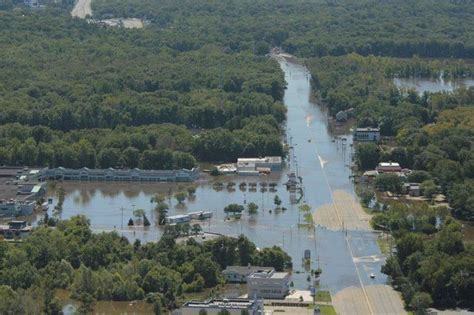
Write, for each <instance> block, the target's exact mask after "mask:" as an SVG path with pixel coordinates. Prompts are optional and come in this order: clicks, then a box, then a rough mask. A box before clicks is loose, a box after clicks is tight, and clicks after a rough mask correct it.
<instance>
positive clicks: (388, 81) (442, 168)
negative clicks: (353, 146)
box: [307, 54, 474, 220]
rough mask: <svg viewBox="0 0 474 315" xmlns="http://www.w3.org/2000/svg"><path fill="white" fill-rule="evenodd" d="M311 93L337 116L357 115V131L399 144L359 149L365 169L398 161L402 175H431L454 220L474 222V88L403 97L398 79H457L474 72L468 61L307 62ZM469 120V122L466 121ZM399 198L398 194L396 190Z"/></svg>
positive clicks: (346, 58) (352, 57)
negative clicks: (374, 130) (370, 130)
mask: <svg viewBox="0 0 474 315" xmlns="http://www.w3.org/2000/svg"><path fill="white" fill-rule="evenodd" d="M307 65H308V67H309V69H310V71H311V73H312V79H313V81H312V82H313V86H314V88H315V91H317V94H318V96H319V97H320V99H321V100H322V102H323V103H324V104H325V105H327V107H328V108H329V112H330V114H332V115H334V114H336V113H337V112H338V111H340V110H347V109H349V108H353V109H354V116H355V119H356V125H358V126H360V127H368V126H371V127H380V130H381V134H382V135H383V136H392V137H394V138H395V140H396V141H395V144H391V145H382V146H378V145H375V144H361V145H358V146H357V151H356V157H357V160H356V162H357V164H358V167H359V169H360V170H369V169H374V168H375V166H376V165H377V164H378V163H379V162H382V161H384V162H386V161H394V162H398V163H400V165H401V166H402V167H403V168H410V169H414V170H420V171H427V172H428V173H429V178H424V180H434V182H435V184H436V185H439V190H438V192H440V193H443V194H446V195H447V197H448V200H449V202H450V203H451V205H452V206H453V213H454V214H455V215H456V216H457V217H460V218H464V219H468V220H473V219H474V207H473V203H472V202H469V201H468V198H470V197H468V196H470V195H471V194H472V192H473V191H474V186H473V185H474V172H473V170H474V131H473V128H472V122H470V118H469V117H471V118H472V117H473V112H472V108H473V107H472V106H474V88H470V89H466V88H460V89H457V90H455V92H454V93H424V94H423V95H421V96H420V95H419V94H418V93H417V92H416V91H414V90H408V91H403V90H400V89H398V88H397V87H396V86H395V84H394V83H393V77H394V76H402V77H404V76H423V77H432V76H435V77H437V76H439V74H440V73H441V72H443V74H444V76H445V77H446V78H450V79H455V78H458V77H465V76H469V75H472V74H473V73H474V66H473V65H472V64H470V63H467V62H462V61H432V60H424V59H417V58H415V59H394V58H384V57H374V56H370V57H363V56H360V55H355V54H351V55H347V56H340V57H323V58H315V59H310V60H308V61H307ZM461 117H463V118H464V119H461ZM395 192H396V191H395Z"/></svg>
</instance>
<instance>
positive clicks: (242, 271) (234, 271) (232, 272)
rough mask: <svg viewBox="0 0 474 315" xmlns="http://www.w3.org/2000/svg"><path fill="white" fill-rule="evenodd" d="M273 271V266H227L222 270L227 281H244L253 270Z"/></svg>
mask: <svg viewBox="0 0 474 315" xmlns="http://www.w3.org/2000/svg"><path fill="white" fill-rule="evenodd" d="M269 271H275V269H273V267H258V266H250V265H249V266H227V268H225V269H224V270H223V271H222V274H223V275H224V278H225V280H226V281H227V282H237V283H246V282H247V277H248V276H249V275H251V274H252V273H255V272H269Z"/></svg>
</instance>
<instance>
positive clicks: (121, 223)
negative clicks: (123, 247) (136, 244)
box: [120, 207, 123, 236]
mask: <svg viewBox="0 0 474 315" xmlns="http://www.w3.org/2000/svg"><path fill="white" fill-rule="evenodd" d="M120 210H121V211H122V220H121V222H120V226H121V228H120V233H121V236H123V207H121V208H120Z"/></svg>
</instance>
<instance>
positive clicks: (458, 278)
mask: <svg viewBox="0 0 474 315" xmlns="http://www.w3.org/2000/svg"><path fill="white" fill-rule="evenodd" d="M372 224H373V225H374V226H375V228H376V229H383V230H387V231H391V232H392V235H393V236H394V238H395V248H396V250H395V251H394V253H393V254H391V255H390V257H389V258H388V259H387V262H386V264H385V266H384V267H383V268H382V271H383V272H384V273H386V274H388V275H390V276H391V277H392V279H393V284H394V285H395V286H396V288H397V289H398V290H399V291H400V292H401V293H402V295H403V299H404V300H405V302H406V304H407V305H408V306H409V307H410V308H411V309H415V311H416V312H417V313H419V314H422V313H423V312H424V311H425V309H426V308H427V307H429V306H431V305H433V306H435V307H438V308H443V309H444V308H455V307H462V308H472V307H473V306H474V305H473V301H474V295H473V294H474V293H473V292H474V290H473V289H474V277H473V272H474V269H473V268H474V247H473V246H472V244H467V243H465V242H464V241H463V234H462V227H461V224H460V223H459V222H457V221H455V220H454V219H453V218H451V217H450V216H449V215H448V210H447V209H445V208H433V207H429V206H428V205H427V204H424V205H423V204H414V205H404V204H401V203H393V204H391V205H390V206H389V210H388V211H385V212H383V213H379V214H376V215H375V216H374V217H373V219H372Z"/></svg>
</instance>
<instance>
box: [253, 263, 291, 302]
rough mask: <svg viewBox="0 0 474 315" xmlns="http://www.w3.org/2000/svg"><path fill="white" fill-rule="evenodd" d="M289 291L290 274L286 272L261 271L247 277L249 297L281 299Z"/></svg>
mask: <svg viewBox="0 0 474 315" xmlns="http://www.w3.org/2000/svg"><path fill="white" fill-rule="evenodd" d="M289 291H290V274H289V273H288V272H275V271H274V270H271V271H262V272H254V273H252V274H251V275H249V276H248V277H247V292H248V296H249V297H253V298H263V299H283V298H285V296H287V295H288V292H289Z"/></svg>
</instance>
